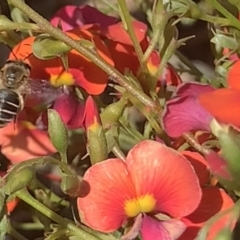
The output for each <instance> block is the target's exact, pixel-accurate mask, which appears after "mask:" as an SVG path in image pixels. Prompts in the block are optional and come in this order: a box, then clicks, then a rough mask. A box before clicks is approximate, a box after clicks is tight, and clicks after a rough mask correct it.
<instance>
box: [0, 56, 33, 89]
mask: <svg viewBox="0 0 240 240" xmlns="http://www.w3.org/2000/svg"><path fill="white" fill-rule="evenodd" d="M30 71H31V67H30V66H29V65H28V64H26V63H24V62H23V61H16V60H15V61H12V60H10V61H7V62H6V63H5V65H4V67H3V68H2V69H1V75H2V76H1V78H2V82H3V85H4V86H5V87H7V88H18V87H19V86H21V85H22V84H24V82H26V81H27V79H28V78H29V76H30Z"/></svg>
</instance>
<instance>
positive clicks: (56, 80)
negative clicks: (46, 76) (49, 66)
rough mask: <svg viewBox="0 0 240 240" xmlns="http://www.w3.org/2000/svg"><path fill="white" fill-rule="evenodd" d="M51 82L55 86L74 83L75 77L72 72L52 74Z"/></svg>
mask: <svg viewBox="0 0 240 240" xmlns="http://www.w3.org/2000/svg"><path fill="white" fill-rule="evenodd" d="M50 82H51V84H52V85H53V86H55V87H60V86H62V85H73V84H74V79H73V76H72V74H71V73H68V72H64V73H62V74H61V75H54V74H53V75H51V77H50Z"/></svg>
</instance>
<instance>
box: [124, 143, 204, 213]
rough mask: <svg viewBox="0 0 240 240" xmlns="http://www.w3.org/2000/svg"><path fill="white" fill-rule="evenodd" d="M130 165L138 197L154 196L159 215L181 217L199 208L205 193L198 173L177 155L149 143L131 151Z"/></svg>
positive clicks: (160, 146) (137, 146) (159, 145)
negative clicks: (163, 213)
mask: <svg viewBox="0 0 240 240" xmlns="http://www.w3.org/2000/svg"><path fill="white" fill-rule="evenodd" d="M126 164H127V169H128V171H129V173H130V175H131V177H132V179H133V182H134V185H135V188H136V192H137V196H144V195H145V194H150V195H151V194H152V195H153V197H154V198H155V199H156V200H157V203H156V204H157V206H156V210H157V211H160V212H165V213H168V214H170V215H171V216H174V217H181V216H185V215H188V214H190V213H191V212H192V211H194V210H195V209H196V208H197V206H198V204H199V202H200V200H201V189H200V187H199V182H198V179H197V176H196V173H195V172H194V170H193V168H192V166H191V165H190V163H189V162H188V161H187V160H186V158H185V157H183V156H182V155H181V154H179V153H178V152H177V151H175V150H173V149H171V148H168V147H167V146H165V145H164V144H161V143H158V142H155V141H151V140H145V141H143V142H141V143H139V144H137V145H136V146H134V147H133V148H132V149H131V150H130V151H129V153H128V155H127V158H126ZM179 189H181V190H180V191H179ZM193 195H194V198H193V197H192V196H193Z"/></svg>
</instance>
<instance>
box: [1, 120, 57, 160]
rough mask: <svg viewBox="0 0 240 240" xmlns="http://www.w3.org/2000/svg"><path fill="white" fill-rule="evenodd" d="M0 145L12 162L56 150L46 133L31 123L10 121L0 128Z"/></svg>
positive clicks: (48, 153)
mask: <svg viewBox="0 0 240 240" xmlns="http://www.w3.org/2000/svg"><path fill="white" fill-rule="evenodd" d="M0 135H1V140H0V145H1V151H2V154H4V155H5V156H6V157H7V158H8V159H9V160H10V161H11V162H12V163H17V162H22V161H26V160H29V159H32V158H36V157H41V156H46V155H50V154H52V153H55V152H56V149H55V148H54V147H53V145H52V143H51V141H50V139H49V136H48V133H47V132H46V131H43V130H39V129H37V128H36V127H34V126H33V125H32V124H30V123H29V124H25V123H23V122H19V123H18V124H14V123H10V124H8V125H7V126H6V127H4V128H2V129H0Z"/></svg>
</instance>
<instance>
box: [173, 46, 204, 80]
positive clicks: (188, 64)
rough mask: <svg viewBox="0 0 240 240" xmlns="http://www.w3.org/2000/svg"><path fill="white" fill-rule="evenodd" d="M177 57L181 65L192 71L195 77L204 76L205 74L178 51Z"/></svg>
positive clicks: (176, 52)
mask: <svg viewBox="0 0 240 240" xmlns="http://www.w3.org/2000/svg"><path fill="white" fill-rule="evenodd" d="M175 55H176V56H177V57H178V58H179V60H180V61H181V63H183V64H184V65H186V67H187V68H189V69H190V70H191V72H192V73H193V74H194V75H196V76H199V77H201V76H203V73H202V72H201V71H200V70H199V69H198V68H197V67H196V66H195V65H194V64H193V63H192V62H191V61H190V60H189V59H188V58H187V57H185V56H184V55H183V54H182V53H181V52H179V51H178V50H176V51H175Z"/></svg>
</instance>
